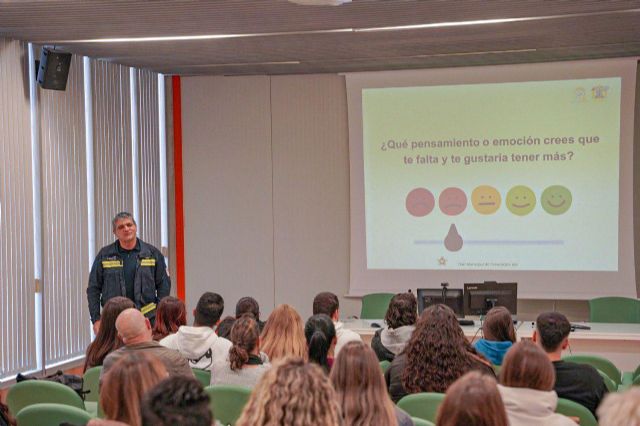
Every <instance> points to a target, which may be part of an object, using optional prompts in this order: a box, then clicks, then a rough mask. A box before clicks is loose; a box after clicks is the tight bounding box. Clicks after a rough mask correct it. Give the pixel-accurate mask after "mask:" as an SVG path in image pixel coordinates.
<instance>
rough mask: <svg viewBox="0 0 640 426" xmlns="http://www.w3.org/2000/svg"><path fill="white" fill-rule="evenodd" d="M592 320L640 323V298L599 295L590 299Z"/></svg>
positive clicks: (590, 317) (590, 319)
mask: <svg viewBox="0 0 640 426" xmlns="http://www.w3.org/2000/svg"><path fill="white" fill-rule="evenodd" d="M589 321H590V322H622V323H632V324H640V300H638V299H632V298H630V297H598V298H596V299H591V300H589Z"/></svg>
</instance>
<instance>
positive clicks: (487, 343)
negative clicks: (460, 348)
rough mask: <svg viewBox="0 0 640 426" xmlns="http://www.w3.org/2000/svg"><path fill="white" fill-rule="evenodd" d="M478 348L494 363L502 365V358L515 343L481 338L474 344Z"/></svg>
mask: <svg viewBox="0 0 640 426" xmlns="http://www.w3.org/2000/svg"><path fill="white" fill-rule="evenodd" d="M473 346H474V347H475V348H476V350H477V351H478V352H479V353H480V354H482V355H484V356H485V357H486V358H487V359H488V360H489V361H491V363H492V364H493V365H502V359H503V358H504V356H505V354H506V353H507V351H508V350H509V348H510V347H511V346H513V343H511V342H510V341H508V340H507V341H506V342H493V341H491V340H486V339H480V340H478V341H477V342H476V343H474V345H473Z"/></svg>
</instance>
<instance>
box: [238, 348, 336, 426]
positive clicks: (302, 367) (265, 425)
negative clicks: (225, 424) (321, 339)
mask: <svg viewBox="0 0 640 426" xmlns="http://www.w3.org/2000/svg"><path fill="white" fill-rule="evenodd" d="M341 424H342V422H341V421H340V407H339V406H338V402H337V399H336V393H335V391H334V390H333V387H332V386H331V383H330V382H329V379H328V377H327V375H326V374H324V373H323V372H322V369H321V368H320V367H318V366H317V365H316V364H314V363H309V362H305V360H303V359H302V358H297V357H287V358H283V359H282V360H281V361H280V362H278V363H276V364H274V366H273V368H272V369H270V370H269V371H267V372H266V373H265V374H264V376H262V379H260V382H258V385H257V386H256V388H255V389H254V390H253V392H252V393H251V397H250V398H249V402H247V405H245V407H244V410H243V411H242V415H241V416H240V418H239V419H238V421H237V422H236V426H275V425H283V426H284V425H287V426H289V425H291V426H298V425H300V426H302V425H305V426H306V425H313V426H340V425H341ZM345 426H346V425H345Z"/></svg>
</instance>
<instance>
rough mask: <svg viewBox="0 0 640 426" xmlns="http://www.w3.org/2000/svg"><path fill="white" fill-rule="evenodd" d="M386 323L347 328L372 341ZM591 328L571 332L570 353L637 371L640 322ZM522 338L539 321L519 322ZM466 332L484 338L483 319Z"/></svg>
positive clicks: (348, 323) (350, 324)
mask: <svg viewBox="0 0 640 426" xmlns="http://www.w3.org/2000/svg"><path fill="white" fill-rule="evenodd" d="M372 322H375V323H378V324H381V325H382V324H384V322H383V321H382V320H359V319H348V320H345V321H344V327H345V328H348V329H350V330H353V331H355V332H356V333H358V334H359V335H360V337H362V340H363V341H364V342H366V343H368V344H371V339H372V338H373V335H374V334H375V332H376V330H378V329H377V328H373V327H371V325H370V324H371V323H372ZM584 325H588V326H589V327H591V330H576V331H574V332H572V333H571V334H570V335H569V348H570V352H569V351H568V350H567V351H565V353H564V354H565V355H569V353H571V354H573V355H578V354H590V355H598V356H602V357H604V358H607V359H609V360H611V362H613V363H614V364H615V365H616V367H618V368H619V369H620V370H622V371H633V370H635V368H636V367H637V366H638V365H639V364H640V324H604V323H584ZM516 327H517V330H516V334H517V337H518V340H521V339H531V336H532V335H533V330H534V329H535V324H534V323H533V322H532V321H521V322H519V323H518V324H517V326H516ZM462 330H463V331H464V335H465V336H466V337H467V339H469V341H471V342H473V341H474V340H476V339H478V338H480V336H481V332H480V322H479V321H476V324H475V325H473V326H464V327H462Z"/></svg>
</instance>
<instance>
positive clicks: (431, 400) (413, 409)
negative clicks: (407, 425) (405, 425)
mask: <svg viewBox="0 0 640 426" xmlns="http://www.w3.org/2000/svg"><path fill="white" fill-rule="evenodd" d="M442 401H444V394H443V393H435V392H421V393H414V394H411V395H407V396H405V397H403V398H402V399H401V400H400V401H398V407H399V408H401V409H403V410H404V411H406V412H407V413H408V414H409V415H410V416H411V417H418V418H420V419H424V420H428V421H430V422H435V421H436V415H437V414H438V407H440V404H442Z"/></svg>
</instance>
